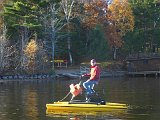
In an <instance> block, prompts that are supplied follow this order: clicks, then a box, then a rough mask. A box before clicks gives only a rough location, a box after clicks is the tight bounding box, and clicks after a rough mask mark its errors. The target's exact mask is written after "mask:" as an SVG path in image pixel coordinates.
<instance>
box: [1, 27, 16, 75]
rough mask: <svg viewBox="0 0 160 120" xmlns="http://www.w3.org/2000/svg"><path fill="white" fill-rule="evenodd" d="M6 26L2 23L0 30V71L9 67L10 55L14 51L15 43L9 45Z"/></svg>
mask: <svg viewBox="0 0 160 120" xmlns="http://www.w3.org/2000/svg"><path fill="white" fill-rule="evenodd" d="M6 33H7V28H6V26H5V25H4V24H3V26H2V27H1V30H0V72H3V71H6V70H7V69H9V67H10V64H11V62H12V61H13V60H12V55H13V54H14V53H15V52H16V49H15V47H16V46H15V45H10V44H9V41H8V38H7V34H6Z"/></svg>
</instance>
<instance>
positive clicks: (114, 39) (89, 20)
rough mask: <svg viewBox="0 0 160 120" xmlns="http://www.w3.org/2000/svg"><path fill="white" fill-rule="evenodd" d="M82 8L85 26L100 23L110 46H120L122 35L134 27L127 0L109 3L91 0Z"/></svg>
mask: <svg viewBox="0 0 160 120" xmlns="http://www.w3.org/2000/svg"><path fill="white" fill-rule="evenodd" d="M84 8H85V18H84V21H83V22H84V24H85V26H87V27H88V28H91V27H94V26H95V25H97V24H101V25H102V26H103V28H104V31H105V33H106V39H107V40H108V43H109V45H110V47H111V48H112V47H113V46H114V47H116V48H119V47H121V46H122V45H123V41H122V37H123V36H124V35H125V34H126V33H127V32H129V31H132V30H133V29H134V17H133V13H132V9H131V7H130V5H129V3H128V1H127V0H113V1H112V3H111V4H109V5H108V4H107V2H106V1H105V0H98V1H97V0H95V1H94V0H93V1H92V2H89V3H85V5H84Z"/></svg>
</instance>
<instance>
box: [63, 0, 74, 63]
mask: <svg viewBox="0 0 160 120" xmlns="http://www.w3.org/2000/svg"><path fill="white" fill-rule="evenodd" d="M74 3H75V0H62V1H61V6H62V9H63V12H64V14H65V20H66V25H67V30H68V37H67V45H68V55H69V60H70V63H71V64H72V63H73V58H72V53H71V37H70V35H69V33H70V29H69V25H70V20H71V19H72V18H73V17H74V16H72V15H73V14H72V10H73V7H74Z"/></svg>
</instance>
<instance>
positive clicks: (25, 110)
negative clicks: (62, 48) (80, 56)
mask: <svg viewBox="0 0 160 120" xmlns="http://www.w3.org/2000/svg"><path fill="white" fill-rule="evenodd" d="M78 82H79V80H78V79H77V80H76V79H75V80H32V81H22V80H19V81H18V80H17V81H12V82H11V81H10V82H0V120H160V79H159V78H143V77H142V78H102V79H101V82H100V83H99V85H98V86H96V87H95V89H96V91H98V92H99V94H100V96H102V97H103V99H106V100H107V101H109V102H118V103H126V104H129V105H131V107H132V109H130V110H128V111H124V112H119V111H110V112H105V113H93V112H92V111H91V112H88V113H83V114H81V113H74V114H73V113H66V114H54V115H53V114H46V107H45V105H46V103H52V102H53V101H58V100H61V99H62V98H63V97H64V96H65V95H66V94H67V93H68V92H69V85H70V84H71V83H78ZM83 97H84V96H83V95H81V96H79V98H80V99H83ZM67 99H69V98H67ZM67 99H66V100H67Z"/></svg>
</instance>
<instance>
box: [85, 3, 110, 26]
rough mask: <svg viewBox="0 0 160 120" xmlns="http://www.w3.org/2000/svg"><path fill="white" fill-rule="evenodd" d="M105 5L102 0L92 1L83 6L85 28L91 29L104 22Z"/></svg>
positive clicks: (105, 17)
mask: <svg viewBox="0 0 160 120" xmlns="http://www.w3.org/2000/svg"><path fill="white" fill-rule="evenodd" d="M107 7H108V5H107V3H106V2H105V1H104V0H98V1H93V2H90V3H85V4H84V9H85V16H84V19H83V23H84V25H85V26H86V27H88V28H91V27H94V26H95V25H96V24H99V23H103V22H104V21H106V19H107V16H106V10H107Z"/></svg>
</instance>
